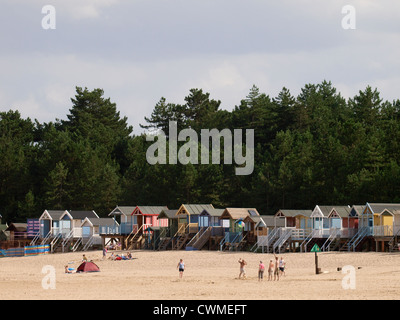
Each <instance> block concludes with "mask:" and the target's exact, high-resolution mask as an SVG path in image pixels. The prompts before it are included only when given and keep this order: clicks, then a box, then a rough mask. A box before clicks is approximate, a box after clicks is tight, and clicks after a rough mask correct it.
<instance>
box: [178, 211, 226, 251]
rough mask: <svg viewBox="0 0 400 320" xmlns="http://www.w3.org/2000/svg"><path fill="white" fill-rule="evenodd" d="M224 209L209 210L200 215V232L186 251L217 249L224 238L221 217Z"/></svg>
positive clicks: (190, 242) (187, 246)
mask: <svg viewBox="0 0 400 320" xmlns="http://www.w3.org/2000/svg"><path fill="white" fill-rule="evenodd" d="M223 212H224V209H217V208H207V209H204V210H203V211H202V212H201V213H200V214H199V215H198V232H197V233H196V234H195V235H194V236H193V237H192V238H191V239H190V241H189V242H188V243H187V245H186V250H201V249H202V248H203V247H208V249H214V248H215V249H216V248H218V246H219V243H220V242H221V240H222V239H223V237H224V230H223V228H222V226H221V225H220V219H219V217H220V216H221V215H222V213H223Z"/></svg>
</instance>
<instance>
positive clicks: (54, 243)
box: [50, 233, 62, 252]
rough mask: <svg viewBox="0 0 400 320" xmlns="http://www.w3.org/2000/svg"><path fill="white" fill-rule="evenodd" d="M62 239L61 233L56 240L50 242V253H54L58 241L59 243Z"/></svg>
mask: <svg viewBox="0 0 400 320" xmlns="http://www.w3.org/2000/svg"><path fill="white" fill-rule="evenodd" d="M61 238H62V235H61V233H59V234H57V235H56V236H55V237H54V238H53V240H52V241H51V242H50V251H51V252H54V250H55V249H56V246H55V245H56V243H57V241H59V240H60V239H61Z"/></svg>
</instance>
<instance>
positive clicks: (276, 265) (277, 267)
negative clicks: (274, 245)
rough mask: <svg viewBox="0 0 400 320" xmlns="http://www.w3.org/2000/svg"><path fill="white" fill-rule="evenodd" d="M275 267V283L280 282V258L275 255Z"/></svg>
mask: <svg viewBox="0 0 400 320" xmlns="http://www.w3.org/2000/svg"><path fill="white" fill-rule="evenodd" d="M274 257H275V265H274V281H275V280H278V281H279V262H278V257H277V256H276V255H275V253H274Z"/></svg>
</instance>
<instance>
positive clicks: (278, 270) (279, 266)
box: [238, 254, 286, 281]
mask: <svg viewBox="0 0 400 320" xmlns="http://www.w3.org/2000/svg"><path fill="white" fill-rule="evenodd" d="M274 258H275V262H274V261H273V260H269V264H268V281H272V276H273V278H274V279H273V280H274V281H275V280H279V277H280V276H283V275H285V266H286V262H285V260H283V258H282V257H281V259H280V260H278V257H277V256H276V255H275V254H274ZM238 262H239V265H240V272H239V279H240V278H241V277H243V278H246V271H245V266H246V265H247V262H246V261H245V260H244V259H242V258H240V259H239V261H238ZM264 271H265V264H264V263H263V262H262V261H260V263H259V265H258V281H262V280H263V279H264Z"/></svg>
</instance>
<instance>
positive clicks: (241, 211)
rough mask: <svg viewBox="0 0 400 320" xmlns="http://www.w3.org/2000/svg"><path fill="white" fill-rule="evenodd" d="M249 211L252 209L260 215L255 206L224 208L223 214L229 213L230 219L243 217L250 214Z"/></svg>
mask: <svg viewBox="0 0 400 320" xmlns="http://www.w3.org/2000/svg"><path fill="white" fill-rule="evenodd" d="M249 211H254V212H255V213H256V215H258V216H259V215H260V214H259V213H258V211H257V209H256V208H226V209H225V210H224V213H223V215H224V216H225V215H229V216H230V217H231V219H235V220H237V219H244V218H246V217H247V216H249V215H250V212H249Z"/></svg>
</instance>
